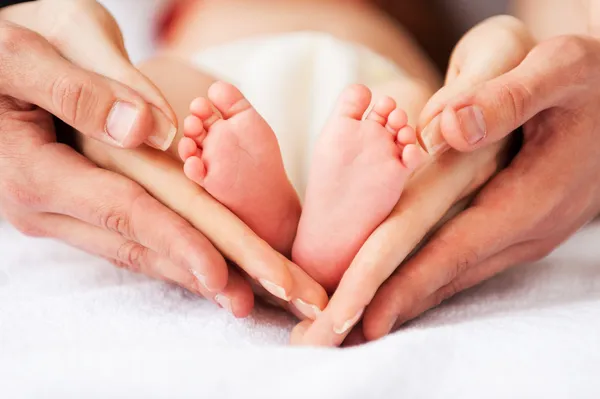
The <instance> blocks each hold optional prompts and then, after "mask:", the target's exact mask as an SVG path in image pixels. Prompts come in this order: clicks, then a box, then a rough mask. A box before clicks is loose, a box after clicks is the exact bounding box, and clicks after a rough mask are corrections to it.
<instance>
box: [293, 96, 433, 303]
mask: <svg viewBox="0 0 600 399" xmlns="http://www.w3.org/2000/svg"><path fill="white" fill-rule="evenodd" d="M371 99H372V94H371V91H370V90H369V89H368V88H367V87H365V86H362V85H354V86H351V87H349V88H347V89H346V90H345V91H344V93H342V95H341V96H340V99H339V100H338V103H337V105H336V109H335V111H334V113H333V115H332V117H331V118H330V120H329V122H328V123H327V125H326V127H325V129H324V131H323V133H322V134H321V136H320V138H319V140H318V142H317V144H316V148H315V155H314V157H313V160H312V166H311V171H310V174H309V180H308V181H309V183H308V187H307V192H306V201H305V206H304V210H303V213H302V217H301V219H300V224H299V228H298V233H297V237H296V240H295V242H294V247H293V251H292V260H293V261H294V262H295V263H296V264H298V265H299V266H300V267H302V268H303V269H304V270H305V271H306V272H307V273H309V274H310V275H311V276H312V277H313V278H314V279H315V280H316V281H317V282H319V283H320V284H322V285H323V287H324V288H325V289H327V290H328V291H330V292H331V291H333V290H335V287H336V286H337V284H338V283H339V281H340V280H341V278H342V275H343V274H344V272H345V271H346V269H347V268H348V267H349V265H350V262H351V261H352V259H353V258H354V256H356V254H357V252H358V250H359V249H360V247H361V246H362V244H363V243H364V242H365V240H366V239H367V238H368V237H369V235H370V234H371V233H372V232H373V230H374V229H375V228H377V226H378V225H379V224H380V223H381V222H382V221H383V220H384V219H385V218H386V217H387V216H388V215H389V214H390V212H391V211H392V209H393V207H394V206H395V205H396V203H397V202H398V200H399V198H400V195H401V194H402V190H403V188H404V183H405V182H406V180H407V179H408V177H409V175H410V174H411V173H412V172H413V171H414V170H415V168H417V167H418V166H419V165H420V164H421V163H422V162H423V160H424V157H425V154H424V152H423V151H422V150H421V149H420V147H419V146H418V145H416V137H415V132H414V130H413V129H412V128H410V127H408V126H407V116H406V113H405V112H404V111H402V110H400V109H398V108H397V107H396V103H395V101H394V100H393V99H392V98H390V97H387V96H383V97H380V98H378V99H376V100H375V102H374V106H373V108H372V110H371V111H370V112H369V113H368V115H366V117H364V118H363V115H364V114H365V113H366V111H367V109H368V108H369V105H370V103H371Z"/></svg>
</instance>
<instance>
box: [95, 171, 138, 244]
mask: <svg viewBox="0 0 600 399" xmlns="http://www.w3.org/2000/svg"><path fill="white" fill-rule="evenodd" d="M116 192H119V193H121V194H120V196H121V198H123V199H124V202H122V203H121V204H122V205H121V206H112V207H105V208H104V209H100V211H99V212H98V214H99V215H100V216H99V217H100V222H99V224H100V226H102V227H104V228H105V229H107V230H109V231H112V232H115V233H118V234H121V235H122V236H124V237H128V238H134V226H133V225H132V221H131V210H132V209H134V208H135V205H136V203H137V201H139V199H140V198H142V197H143V196H144V195H145V192H144V190H143V189H142V188H141V187H139V186H138V185H137V184H135V183H134V182H132V181H129V180H125V181H124V182H123V183H122V184H121V186H120V187H118V190H117V191H116Z"/></svg>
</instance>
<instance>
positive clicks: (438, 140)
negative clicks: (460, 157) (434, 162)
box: [419, 115, 450, 156]
mask: <svg viewBox="0 0 600 399" xmlns="http://www.w3.org/2000/svg"><path fill="white" fill-rule="evenodd" d="M440 121H441V115H438V116H436V117H435V118H433V120H432V121H431V122H429V124H427V126H425V128H424V129H423V131H422V132H421V135H420V137H419V139H420V140H419V141H420V142H421V145H422V146H423V149H424V150H425V151H427V153H428V154H429V155H432V156H433V155H437V154H440V153H442V152H443V151H445V150H447V149H448V148H450V147H449V145H448V143H446V140H445V139H444V136H442V132H441V130H440Z"/></svg>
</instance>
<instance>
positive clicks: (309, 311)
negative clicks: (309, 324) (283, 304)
mask: <svg viewBox="0 0 600 399" xmlns="http://www.w3.org/2000/svg"><path fill="white" fill-rule="evenodd" d="M292 304H293V305H294V306H295V307H296V309H298V311H299V312H300V313H302V314H303V315H304V316H306V317H308V318H309V319H311V320H315V319H316V318H317V316H318V315H319V314H320V313H321V309H319V307H318V306H317V305H312V304H309V303H307V302H304V301H303V300H302V299H300V298H296V299H294V300H293V301H292Z"/></svg>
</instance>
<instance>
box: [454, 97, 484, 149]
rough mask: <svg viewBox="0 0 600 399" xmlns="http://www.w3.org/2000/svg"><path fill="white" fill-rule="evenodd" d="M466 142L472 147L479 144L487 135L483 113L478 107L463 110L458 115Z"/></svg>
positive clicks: (473, 106)
mask: <svg viewBox="0 0 600 399" xmlns="http://www.w3.org/2000/svg"><path fill="white" fill-rule="evenodd" d="M456 116H457V118H458V123H459V124H460V127H461V130H462V133H463V135H464V137H465V140H467V142H468V143H469V144H471V145H473V144H477V143H479V142H480V141H481V140H483V138H484V137H485V135H486V133H487V132H486V126H485V118H484V116H483V111H482V110H481V108H479V107H478V106H476V105H472V106H470V107H466V108H463V109H461V110H459V111H458V112H457V113H456Z"/></svg>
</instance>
